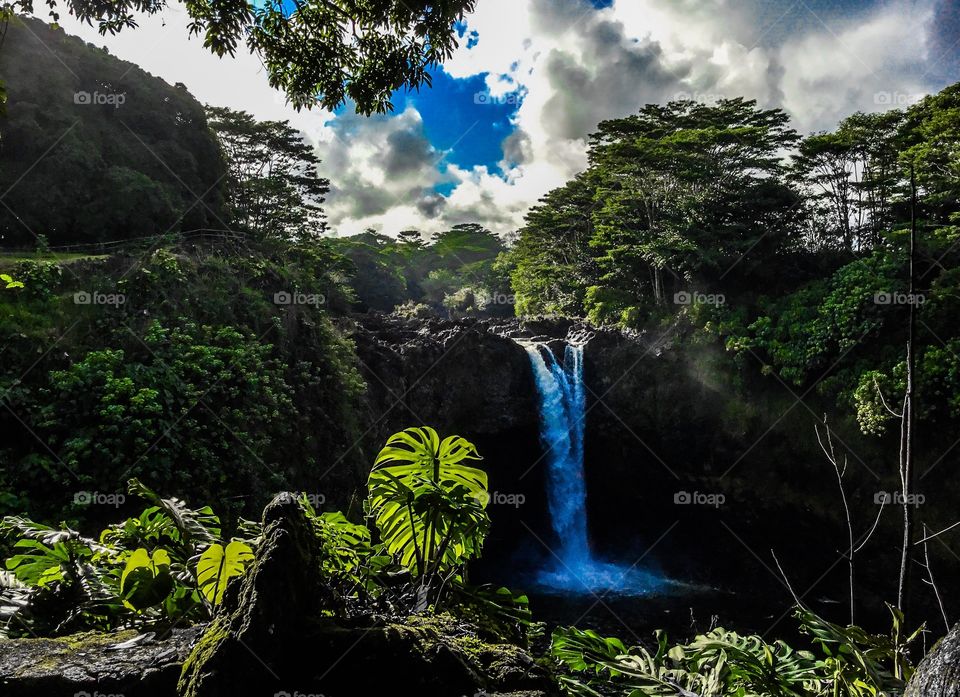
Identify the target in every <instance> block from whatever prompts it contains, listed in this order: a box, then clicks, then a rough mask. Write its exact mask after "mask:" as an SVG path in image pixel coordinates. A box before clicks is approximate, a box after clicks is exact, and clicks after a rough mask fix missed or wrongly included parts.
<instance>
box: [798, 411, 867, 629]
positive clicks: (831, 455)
mask: <svg viewBox="0 0 960 697" xmlns="http://www.w3.org/2000/svg"><path fill="white" fill-rule="evenodd" d="M823 425H824V429H825V431H826V443H824V438H823V437H821V435H820V427H819V426H814V429H813V430H814V431H816V433H817V442H818V443H819V444H820V449H821V450H823V454H824V455H825V456H826V457H827V460H828V461H829V462H830V464H831V465H833V471H834V472H835V473H836V475H837V486H838V487H839V488H840V500H841V501H842V502H843V513H844V515H845V516H846V519H847V554H846V557H847V568H848V570H849V574H848V575H849V580H850V624H851V625H853V624H855V622H854V614H855V608H856V600H855V597H854V595H855V593H854V589H855V588H856V585H855V573H854V572H855V567H854V556H855V555H856V553H857V550H856V548H855V546H854V541H853V517H852V516H851V515H850V504H849V502H848V501H847V491H846V489H845V488H844V486H843V475H844V474H845V473H846V471H847V459H846V457H844V460H843V467H842V468H841V467H840V462H839V460H838V458H837V452H836V449H835V448H834V445H833V436H832V435H831V433H830V426H829V424H827V416H826V414H824V416H823ZM881 510H883V509H882V508H881ZM871 534H872V531H871ZM861 546H862V545H861Z"/></svg>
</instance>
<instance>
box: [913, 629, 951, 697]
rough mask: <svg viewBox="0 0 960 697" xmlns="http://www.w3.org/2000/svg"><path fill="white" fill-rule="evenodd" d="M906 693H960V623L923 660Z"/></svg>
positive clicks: (917, 696)
mask: <svg viewBox="0 0 960 697" xmlns="http://www.w3.org/2000/svg"><path fill="white" fill-rule="evenodd" d="M904 697H960V624H958V625H955V626H954V628H953V629H951V630H950V633H949V634H947V636H945V637H944V638H943V639H941V640H940V641H939V642H938V643H937V645H936V646H934V647H933V650H932V651H930V653H928V654H927V656H926V657H925V658H924V659H923V660H922V661H921V662H920V665H919V666H917V672H916V673H914V674H913V678H911V680H910V684H909V685H907V691H906V693H904Z"/></svg>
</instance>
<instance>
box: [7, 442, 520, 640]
mask: <svg viewBox="0 0 960 697" xmlns="http://www.w3.org/2000/svg"><path fill="white" fill-rule="evenodd" d="M465 459H479V456H477V455H476V448H475V447H474V446H473V444H472V443H470V442H469V441H467V440H466V439H464V438H462V437H460V436H450V437H449V438H446V439H443V441H441V440H440V439H439V437H438V436H437V434H436V431H434V430H433V429H430V428H426V427H425V428H412V429H407V430H406V431H402V432H400V433H397V434H394V435H393V436H392V437H391V438H390V439H389V440H388V443H387V445H386V446H385V447H384V449H383V450H382V451H381V453H380V455H379V456H378V458H377V465H376V467H375V469H374V471H373V473H371V476H370V484H369V496H368V499H367V503H366V508H367V509H368V511H369V523H370V527H367V525H363V524H359V523H353V522H351V521H350V520H348V519H347V517H346V516H345V515H344V514H343V513H340V512H323V513H318V512H317V511H316V509H315V508H314V506H312V505H311V504H310V502H309V499H308V497H307V496H306V495H302V496H301V497H300V498H299V499H298V500H297V501H296V502H295V503H296V505H298V506H300V507H301V510H302V511H303V513H304V515H305V516H306V517H307V518H308V519H309V521H310V522H311V523H312V528H313V532H314V534H315V537H316V542H317V548H318V551H319V558H320V570H321V573H322V575H323V582H324V584H325V586H326V591H327V593H326V597H325V600H326V601H327V607H325V611H326V612H328V613H329V614H330V615H334V616H349V615H353V614H359V613H369V612H372V611H377V612H379V613H385V614H388V615H395V616H398V617H406V616H407V615H408V614H409V613H411V612H425V611H428V610H429V611H431V612H441V611H449V612H453V613H455V614H459V615H461V616H463V617H465V618H469V619H471V620H473V621H478V620H481V619H482V620H483V621H484V623H485V624H486V625H488V627H494V626H495V627H498V628H499V629H498V631H500V632H501V633H504V634H506V635H509V636H510V637H513V638H519V639H523V638H524V637H525V636H526V631H527V629H526V628H527V627H529V625H530V615H529V610H528V609H527V599H526V597H525V596H519V595H514V594H513V593H511V592H510V591H508V590H507V589H505V588H500V589H493V588H490V587H486V586H470V585H468V584H467V583H466V564H467V563H468V562H469V561H471V560H473V559H476V558H477V557H479V556H480V550H481V547H482V545H483V539H484V537H485V535H486V532H487V525H486V523H488V522H489V521H488V518H487V515H486V512H485V510H484V509H485V507H486V505H487V502H488V500H489V495H488V492H487V484H486V481H487V480H486V474H485V473H484V472H483V471H481V470H478V469H475V468H471V467H466V466H464V465H463V464H461V463H462V462H463V460H465ZM424 470H426V471H429V472H431V473H432V474H427V473H424ZM129 492H130V493H131V494H134V495H137V496H139V497H141V498H143V499H146V500H147V501H148V503H150V504H151V505H150V507H148V508H147V509H146V510H144V511H143V512H142V513H141V514H140V515H139V516H137V517H134V518H129V519H127V520H125V521H122V522H120V523H116V524H114V525H111V526H110V527H108V528H107V529H105V530H104V531H103V532H102V533H101V534H100V535H99V537H97V538H96V539H93V538H86V537H84V536H82V535H81V534H80V533H78V532H77V531H75V530H72V529H70V528H69V527H66V526H62V527H60V528H51V527H48V526H45V525H41V524H38V523H35V522H33V521H32V520H30V519H28V518H26V517H21V516H7V517H5V518H3V519H2V521H0V538H2V537H6V538H9V541H12V542H13V550H14V552H15V554H13V555H12V556H10V557H9V558H8V559H7V560H6V562H5V568H6V571H0V618H2V619H3V624H2V625H0V635H3V634H6V635H9V636H19V635H23V634H29V635H33V636H37V635H56V634H61V633H64V632H68V631H76V630H78V629H83V628H104V629H105V628H113V627H117V626H121V625H134V626H140V627H142V626H145V625H150V624H157V625H167V626H169V625H170V624H171V623H174V622H177V621H182V620H187V621H197V620H202V619H205V618H208V617H209V616H210V613H211V611H212V610H213V608H214V607H215V606H216V605H218V604H220V603H221V601H222V600H223V595H224V593H225V591H226V589H227V586H228V584H229V583H230V581H231V579H234V578H238V577H241V576H243V574H244V573H245V571H246V569H247V568H248V567H249V566H250V565H251V564H252V563H254V561H255V559H254V548H255V547H256V546H257V545H258V544H259V543H260V542H261V530H260V527H259V525H257V524H255V523H252V522H249V521H243V520H241V521H240V522H239V524H238V526H237V528H238V534H237V536H235V537H234V538H233V539H231V540H229V541H228V540H227V539H224V538H223V536H222V532H221V523H220V519H219V518H218V517H217V516H216V515H214V513H213V511H212V510H211V509H210V508H209V507H204V508H199V509H191V508H189V507H188V506H187V505H186V504H185V503H184V502H183V501H181V500H179V499H176V498H170V499H164V498H160V497H159V496H158V495H157V494H155V493H154V492H153V491H151V490H150V489H148V488H146V487H145V486H143V485H142V484H140V482H139V481H137V480H131V481H130V483H129ZM396 503H399V504H400V506H399V508H401V509H403V510H404V511H408V512H409V515H400V516H397V515H396V510H397V506H395V505H394V504H396ZM478 523H479V524H478ZM372 530H375V531H376V536H375V535H374V533H372V532H371V531H372ZM424 531H426V532H424ZM416 538H418V539H419V540H420V542H415V543H414V544H415V545H416V546H418V551H417V552H416V555H415V557H416V558H415V559H411V554H410V549H409V543H410V541H411V540H412V539H416ZM448 550H449V551H448Z"/></svg>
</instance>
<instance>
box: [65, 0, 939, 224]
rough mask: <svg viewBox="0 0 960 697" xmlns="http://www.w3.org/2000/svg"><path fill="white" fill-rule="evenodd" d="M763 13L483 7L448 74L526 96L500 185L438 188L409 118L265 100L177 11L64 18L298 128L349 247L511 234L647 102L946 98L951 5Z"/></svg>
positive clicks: (510, 4)
mask: <svg viewBox="0 0 960 697" xmlns="http://www.w3.org/2000/svg"><path fill="white" fill-rule="evenodd" d="M764 2H767V0H746V1H744V2H732V1H730V0H617V1H616V2H615V3H614V5H613V6H612V7H609V8H607V9H604V10H600V11H598V10H594V9H593V8H592V7H590V6H589V5H588V4H587V3H586V1H585V0H480V2H478V4H477V11H476V13H475V14H473V15H471V16H469V17H468V18H467V26H468V31H469V32H473V31H476V32H477V34H478V36H479V41H478V42H477V43H476V45H474V46H472V47H468V46H467V41H465V40H464V41H463V42H462V45H461V47H460V48H459V49H458V50H457V51H456V52H455V54H454V55H453V57H452V59H451V60H450V61H448V62H447V64H446V65H445V69H446V71H447V72H448V73H449V74H450V75H452V76H454V77H457V78H467V77H473V76H477V75H484V76H485V77H486V82H487V87H488V88H489V89H490V91H491V93H492V94H494V95H497V96H502V95H504V94H506V93H509V92H513V91H514V90H516V89H517V88H518V87H519V88H521V89H522V91H523V94H524V99H523V102H522V104H521V105H520V107H519V109H518V110H517V112H516V114H515V115H514V117H513V125H514V126H515V128H516V132H515V133H514V135H512V136H511V137H510V138H508V139H507V141H506V142H505V143H504V149H505V159H504V162H502V163H501V169H502V170H503V175H502V176H501V175H499V174H495V173H491V172H490V171H489V169H488V168H487V167H483V166H479V167H474V168H469V169H467V168H461V167H457V166H455V165H447V164H446V163H444V165H446V166H445V167H443V168H444V169H445V170H446V171H445V173H441V171H440V170H441V165H440V163H441V162H442V161H443V153H439V152H436V151H434V149H433V148H432V147H431V146H430V144H429V143H428V142H427V140H426V138H425V136H424V133H423V124H422V123H421V121H420V115H419V114H418V113H417V111H416V110H415V109H414V108H413V107H408V108H407V109H406V110H405V111H404V112H402V113H400V114H396V115H393V116H389V117H383V116H379V117H374V118H372V119H369V120H366V119H362V118H360V117H357V116H356V115H354V114H347V113H345V114H341V115H340V116H337V117H335V118H334V117H333V116H332V115H331V114H329V113H326V112H312V113H309V112H303V113H299V114H298V113H297V112H295V111H294V110H292V109H290V108H289V107H287V106H285V105H284V104H283V102H282V99H281V98H279V97H278V96H277V95H276V94H275V93H274V92H273V90H271V89H270V88H269V86H268V85H267V83H266V78H265V76H264V72H263V69H262V66H260V64H259V61H258V60H257V59H256V58H255V57H252V56H249V55H248V54H245V53H244V54H242V55H238V56H237V57H236V58H235V59H233V60H231V59H224V60H222V61H221V60H218V59H217V58H215V57H213V56H212V55H210V54H209V53H208V52H207V51H206V50H205V49H204V48H203V47H202V44H201V41H200V40H199V39H196V38H195V39H193V40H187V38H186V35H187V32H186V28H185V19H184V14H183V12H182V10H179V11H178V10H173V9H171V10H167V11H166V13H165V15H164V17H165V18H166V22H167V25H166V26H165V27H164V26H162V22H161V20H160V19H159V18H148V19H146V20H144V21H143V22H142V26H141V28H140V29H138V30H135V31H125V32H122V33H121V34H120V35H119V36H118V37H104V38H101V37H99V36H97V35H96V32H95V30H92V29H90V28H88V27H82V26H79V25H77V23H76V22H71V21H70V19H69V18H67V19H65V20H64V25H65V26H66V27H67V30H68V31H70V32H71V33H77V34H80V35H81V36H84V38H87V39H88V40H90V41H92V42H93V43H96V44H98V45H99V44H107V45H108V46H109V47H110V50H111V51H112V52H113V53H114V54H116V55H119V56H121V57H122V58H125V59H127V60H132V61H134V62H136V63H138V64H140V65H141V66H143V67H144V68H145V69H146V70H148V71H150V72H152V73H155V74H158V75H160V76H162V77H164V78H165V79H166V80H168V81H170V82H174V81H181V82H183V83H185V84H186V85H187V87H188V88H189V89H190V91H191V92H193V94H194V95H196V96H197V97H198V98H199V99H201V100H202V101H205V102H210V103H213V104H220V105H226V106H231V107H233V108H242V109H246V110H247V111H250V112H252V113H254V114H255V115H256V116H258V117H260V118H271V119H280V118H289V119H290V120H291V121H292V123H293V124H294V125H295V126H296V127H298V128H300V129H301V130H303V131H304V132H305V133H307V134H308V135H309V137H310V138H311V139H313V141H314V142H316V143H318V144H319V147H320V151H321V155H322V156H323V158H324V166H323V173H324V175H325V176H328V177H329V178H330V179H331V182H332V184H333V186H334V191H333V192H332V194H331V197H330V201H329V205H328V213H329V218H330V221H331V224H332V225H333V226H334V227H335V228H336V229H337V231H338V232H339V233H340V234H349V233H353V232H358V231H360V230H362V229H363V228H365V227H368V226H373V227H377V228H378V229H381V230H383V231H384V232H388V233H395V232H397V231H399V230H401V229H404V228H406V227H419V228H421V229H423V230H424V231H427V232H432V231H435V230H437V229H442V228H443V227H445V226H447V225H450V224H454V223H457V222H463V221H466V220H477V221H479V222H483V223H486V224H488V225H489V226H490V227H491V228H493V229H495V230H497V231H498V232H504V233H506V232H509V231H511V230H515V229H517V227H519V226H520V225H521V224H522V219H523V214H524V212H525V211H526V210H527V209H528V208H529V206H530V205H532V204H534V203H535V202H536V200H537V199H538V198H539V197H541V196H542V195H544V194H545V193H546V192H547V191H549V190H550V189H551V188H554V187H556V186H559V185H561V184H562V183H564V182H565V181H566V180H567V179H569V178H570V177H571V176H572V175H573V174H575V173H576V172H577V171H578V170H581V169H583V167H584V166H585V165H586V160H585V154H584V149H585V144H586V137H587V135H588V134H589V133H590V131H591V130H593V129H594V128H595V126H596V125H597V123H598V122H599V121H600V120H602V119H606V118H615V117H620V116H625V115H628V114H630V113H633V112H635V111H636V110H637V109H639V108H640V107H641V106H642V105H643V104H645V103H648V102H657V101H666V100H669V99H672V98H677V97H682V96H684V95H690V96H694V97H701V98H706V99H710V98H713V97H722V96H731V97H732V96H740V95H743V96H747V97H751V98H756V99H757V100H758V101H759V102H760V103H761V104H762V105H764V106H767V107H772V106H782V107H784V108H786V109H787V110H788V111H789V112H790V113H791V115H792V116H793V119H794V126H795V127H797V128H798V129H799V130H801V131H804V132H809V131H813V130H818V129H827V128H832V127H833V126H834V125H836V123H837V121H838V120H839V119H840V118H842V117H843V116H845V115H847V114H849V113H851V112H853V111H855V110H858V109H863V110H876V109H880V108H884V107H885V105H884V104H883V101H884V95H887V94H889V95H890V100H891V101H893V102H894V103H896V102H897V101H898V99H899V100H903V99H906V98H908V97H906V95H914V94H918V93H924V92H928V91H931V90H933V89H935V88H936V87H938V85H931V84H929V82H930V80H931V78H929V77H928V76H926V75H925V72H926V71H925V69H924V64H925V61H928V60H933V59H931V58H929V54H930V53H935V52H936V51H932V50H931V44H930V41H928V40H927V35H928V33H929V32H932V31H936V25H935V23H931V22H930V18H931V17H932V16H933V15H932V13H933V8H934V3H935V2H940V3H941V4H942V2H943V0H889V1H888V2H885V3H883V4H880V3H878V4H877V5H876V6H875V7H874V8H873V9H870V10H867V11H864V12H861V13H859V14H858V15H857V16H856V17H853V18H850V19H848V20H843V21H838V20H836V19H835V18H834V19H832V20H830V21H829V22H828V23H827V24H824V23H822V22H821V21H820V20H819V18H817V17H816V16H813V15H811V14H810V12H809V10H807V9H806V5H805V4H804V3H800V4H799V5H798V6H794V8H793V9H789V8H784V9H785V10H786V11H785V12H784V14H783V15H781V12H780V6H779V4H776V5H775V6H773V7H772V8H771V6H770V4H769V2H767V4H766V5H765V6H764V9H765V10H766V12H764V13H760V12H758V8H760V7H761V5H762V3H764ZM761 17H762V19H760V18H761ZM799 19H803V20H804V21H799ZM471 43H472V42H471ZM941 43H942V42H941ZM941 52H942V51H941ZM878 95H879V96H878ZM445 182H446V183H453V184H454V188H453V190H452V192H451V193H449V195H447V196H438V195H437V194H436V193H435V189H434V187H435V186H437V185H438V184H442V183H445Z"/></svg>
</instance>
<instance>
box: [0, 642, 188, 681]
mask: <svg viewBox="0 0 960 697" xmlns="http://www.w3.org/2000/svg"><path fill="white" fill-rule="evenodd" d="M202 630H203V627H192V628H190V629H175V630H173V632H172V633H171V634H170V636H168V637H166V638H158V637H152V638H151V636H150V635H147V636H142V635H141V636H138V635H137V633H136V632H134V631H125V632H115V633H110V634H98V633H95V632H87V633H83V634H73V635H70V636H66V637H60V638H57V639H15V640H13V641H0V694H3V695H10V696H11V697H77V696H82V695H85V694H88V695H94V694H102V695H110V694H115V695H121V694H122V695H125V696H127V697H173V696H174V695H175V694H176V687H177V679H178V678H179V676H180V665H181V664H182V663H183V660H184V659H185V658H186V656H187V654H188V653H189V651H190V645H191V643H192V642H193V641H194V640H195V639H196V638H197V636H199V635H200V633H201V631H202Z"/></svg>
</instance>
